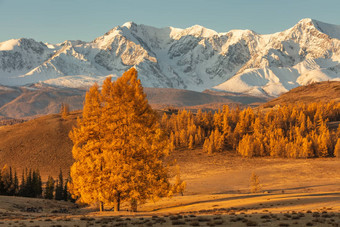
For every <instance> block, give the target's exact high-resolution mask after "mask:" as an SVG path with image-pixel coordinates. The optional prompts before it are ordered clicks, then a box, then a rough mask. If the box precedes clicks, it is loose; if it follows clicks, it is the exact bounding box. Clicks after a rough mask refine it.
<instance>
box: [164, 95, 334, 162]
mask: <svg viewBox="0 0 340 227" xmlns="http://www.w3.org/2000/svg"><path fill="white" fill-rule="evenodd" d="M329 120H330V121H339V120H340V104H339V103H334V102H330V103H327V104H325V103H311V104H309V105H305V104H302V103H296V104H289V105H284V106H278V107H275V108H274V109H272V110H270V111H269V112H267V113H262V112H261V111H258V112H257V113H254V111H253V110H252V109H251V108H247V109H244V110H240V109H239V108H236V109H229V107H228V106H225V107H224V108H223V110H221V111H218V112H215V113H214V114H213V113H211V112H202V111H200V110H199V111H198V112H197V114H196V115H194V114H192V113H191V112H190V111H185V110H183V111H180V112H179V113H178V114H177V115H176V114H172V115H171V116H170V117H168V116H166V115H164V116H163V118H162V127H163V128H164V129H165V130H166V131H167V133H168V135H169V136H170V144H171V146H172V148H173V149H174V148H189V149H192V148H194V147H198V146H202V145H203V150H204V151H206V152H208V153H213V152H220V151H223V150H225V149H233V150H237V151H238V153H239V154H240V155H242V156H244V157H255V156H272V157H286V158H311V157H329V156H334V154H335V153H334V152H335V150H334V149H335V144H336V142H337V139H338V138H339V135H340V127H339V129H338V131H337V132H334V131H330V130H329V128H328V126H327V123H328V121H329ZM173 149H172V150H173Z"/></svg>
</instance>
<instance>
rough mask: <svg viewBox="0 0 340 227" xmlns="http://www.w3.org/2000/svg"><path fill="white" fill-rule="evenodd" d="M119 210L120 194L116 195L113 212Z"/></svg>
mask: <svg viewBox="0 0 340 227" xmlns="http://www.w3.org/2000/svg"><path fill="white" fill-rule="evenodd" d="M119 210H120V193H118V195H117V197H116V198H115V200H114V211H115V212H118V211H119Z"/></svg>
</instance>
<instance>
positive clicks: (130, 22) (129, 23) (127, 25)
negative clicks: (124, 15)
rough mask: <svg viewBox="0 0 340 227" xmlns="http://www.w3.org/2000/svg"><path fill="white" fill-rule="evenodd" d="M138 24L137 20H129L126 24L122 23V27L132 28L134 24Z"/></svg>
mask: <svg viewBox="0 0 340 227" xmlns="http://www.w3.org/2000/svg"><path fill="white" fill-rule="evenodd" d="M136 25H137V24H136V23H135V22H133V21H129V22H126V23H124V24H123V25H122V27H126V28H128V29H130V28H131V27H134V26H136Z"/></svg>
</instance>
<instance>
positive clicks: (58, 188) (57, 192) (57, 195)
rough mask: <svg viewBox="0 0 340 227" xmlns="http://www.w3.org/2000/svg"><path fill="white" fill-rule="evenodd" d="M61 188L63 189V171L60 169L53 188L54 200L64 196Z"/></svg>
mask: <svg viewBox="0 0 340 227" xmlns="http://www.w3.org/2000/svg"><path fill="white" fill-rule="evenodd" d="M63 190H64V179H63V172H62V171H61V169H60V172H59V178H58V181H57V185H56V188H55V200H62V199H63V198H64V197H63Z"/></svg>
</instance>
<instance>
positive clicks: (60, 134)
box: [0, 112, 79, 177]
mask: <svg viewBox="0 0 340 227" xmlns="http://www.w3.org/2000/svg"><path fill="white" fill-rule="evenodd" d="M77 116H79V112H77V113H71V114H70V115H69V116H68V117H67V119H62V118H61V117H60V115H59V114H53V115H48V116H44V117H40V118H37V119H34V120H30V121H27V122H24V123H21V124H15V125H7V126H1V127H0V138H1V139H0V166H3V165H4V164H8V165H9V166H12V167H13V168H14V169H16V170H17V171H18V174H19V176H21V171H22V168H39V170H40V172H41V174H42V176H43V177H46V176H48V175H54V176H56V175H57V174H58V173H59V169H60V168H61V169H62V170H63V172H64V173H66V172H68V171H69V170H68V169H69V166H70V165H71V164H72V163H73V158H72V153H71V149H72V141H71V140H70V139H69V138H68V133H69V131H70V130H71V128H72V126H73V125H74V124H75V123H76V118H77Z"/></svg>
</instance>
